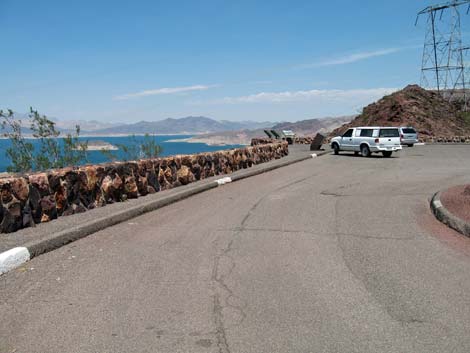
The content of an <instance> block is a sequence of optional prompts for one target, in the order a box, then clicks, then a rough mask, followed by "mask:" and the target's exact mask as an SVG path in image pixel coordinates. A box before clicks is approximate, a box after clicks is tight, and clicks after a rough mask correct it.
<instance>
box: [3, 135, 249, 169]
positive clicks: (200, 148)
mask: <svg viewBox="0 0 470 353" xmlns="http://www.w3.org/2000/svg"><path fill="white" fill-rule="evenodd" d="M188 137H191V136H190V135H171V136H152V138H153V139H154V140H155V142H156V143H157V144H158V145H159V146H161V147H162V148H163V152H162V154H161V156H171V155H175V154H193V153H199V152H211V151H220V150H224V149H231V148H238V147H241V146H240V145H227V146H209V145H206V144H204V143H188V142H166V141H167V140H174V139H183V138H188ZM143 139H144V137H143V136H135V140H137V141H142V140H143ZM80 140H84V141H86V140H88V141H89V142H92V141H105V142H109V143H110V144H112V145H114V146H116V144H122V145H127V146H129V145H130V144H134V143H135V140H134V138H133V137H131V136H120V137H83V138H80ZM30 141H31V142H32V143H33V145H35V146H38V145H39V144H38V141H37V140H35V139H32V140H30ZM10 146H11V143H10V140H8V139H0V172H4V171H6V169H7V167H8V166H9V165H10V160H9V159H8V158H7V156H6V149H7V148H8V147H10ZM111 152H112V153H114V154H115V155H117V157H118V160H119V159H122V158H123V156H124V153H123V152H122V151H121V150H117V151H111ZM87 158H88V163H92V164H96V163H103V162H108V161H109V159H108V158H107V157H106V156H104V155H103V153H101V152H100V151H88V152H87Z"/></svg>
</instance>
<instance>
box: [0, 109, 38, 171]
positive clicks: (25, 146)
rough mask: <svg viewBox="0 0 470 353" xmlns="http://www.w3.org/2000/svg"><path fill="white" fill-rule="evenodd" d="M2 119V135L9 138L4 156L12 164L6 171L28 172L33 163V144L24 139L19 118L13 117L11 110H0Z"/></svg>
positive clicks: (31, 168)
mask: <svg viewBox="0 0 470 353" xmlns="http://www.w3.org/2000/svg"><path fill="white" fill-rule="evenodd" d="M0 118H1V120H2V130H3V131H4V132H3V134H2V135H3V137H6V138H8V139H10V142H11V147H9V148H7V150H6V156H7V157H8V158H9V159H10V160H11V162H12V165H11V166H9V167H8V168H7V171H8V172H13V173H18V172H29V171H32V170H33V165H34V156H33V153H34V146H33V144H32V143H31V142H28V141H26V139H25V138H24V136H23V133H22V131H21V124H22V121H21V120H16V119H15V118H14V113H13V111H12V110H8V111H6V112H4V111H3V110H0Z"/></svg>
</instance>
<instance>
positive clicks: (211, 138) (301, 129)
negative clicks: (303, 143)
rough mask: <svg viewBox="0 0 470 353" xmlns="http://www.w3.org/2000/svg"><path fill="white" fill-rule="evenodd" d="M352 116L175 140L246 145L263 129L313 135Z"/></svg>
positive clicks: (342, 122)
mask: <svg viewBox="0 0 470 353" xmlns="http://www.w3.org/2000/svg"><path fill="white" fill-rule="evenodd" d="M354 117H355V115H348V116H341V117H335V118H323V119H307V120H301V121H297V122H293V123H292V122H283V123H277V124H272V125H271V126H270V127H268V128H258V129H242V130H233V131H221V132H212V133H208V134H201V135H198V136H193V137H191V138H188V139H182V140H176V141H186V142H195V143H196V142H200V143H206V144H209V145H236V144H240V145H248V144H250V142H251V139H252V138H254V137H266V135H265V133H264V131H263V130H265V129H266V130H271V129H273V130H276V131H278V132H280V131H282V130H292V131H293V132H294V133H295V134H296V135H297V136H314V135H315V134H316V133H318V132H320V133H323V134H325V135H327V134H328V133H329V132H330V131H332V130H333V129H336V128H338V127H340V126H342V125H343V124H345V123H349V122H350V121H351V120H352V119H354Z"/></svg>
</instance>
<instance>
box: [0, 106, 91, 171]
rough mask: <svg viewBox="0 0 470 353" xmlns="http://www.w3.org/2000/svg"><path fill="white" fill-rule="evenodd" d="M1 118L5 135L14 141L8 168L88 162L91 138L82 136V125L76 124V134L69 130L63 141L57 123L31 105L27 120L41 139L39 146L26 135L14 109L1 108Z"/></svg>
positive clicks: (36, 168) (43, 166)
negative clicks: (6, 110)
mask: <svg viewBox="0 0 470 353" xmlns="http://www.w3.org/2000/svg"><path fill="white" fill-rule="evenodd" d="M0 118H1V121H2V130H3V136H4V137H7V138H9V139H10V141H11V144H12V146H11V147H9V148H8V149H7V151H6V155H7V157H8V158H9V159H10V160H11V164H12V165H11V166H9V167H8V168H7V170H8V171H9V172H31V171H33V170H46V169H50V168H63V167H66V166H76V165H78V164H80V163H81V162H86V158H87V154H86V151H87V148H88V142H86V141H85V142H81V141H80V140H79V135H80V126H78V125H77V126H76V129H75V133H74V134H73V135H72V134H70V133H69V134H67V135H66V136H65V138H63V139H62V141H60V140H59V136H60V132H59V131H57V130H56V127H55V123H54V122H53V121H52V120H50V119H48V118H47V117H46V116H45V115H40V114H39V113H38V112H37V111H36V110H33V109H32V108H30V112H29V115H28V120H29V123H30V129H31V132H32V136H33V137H34V138H36V139H37V140H38V149H37V150H36V149H35V148H34V144H33V143H31V142H29V141H28V140H27V139H26V138H25V137H24V135H23V133H22V128H23V122H22V121H21V120H19V119H15V117H14V113H13V111H11V110H8V112H7V113H5V112H3V111H0ZM61 142H62V143H61Z"/></svg>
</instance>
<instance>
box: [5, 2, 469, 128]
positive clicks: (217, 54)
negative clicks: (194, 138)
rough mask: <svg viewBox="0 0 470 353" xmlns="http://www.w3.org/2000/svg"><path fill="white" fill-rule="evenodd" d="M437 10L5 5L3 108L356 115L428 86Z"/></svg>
mask: <svg viewBox="0 0 470 353" xmlns="http://www.w3.org/2000/svg"><path fill="white" fill-rule="evenodd" d="M429 4H430V2H428V1H419V0H394V1H383V0H373V1H372V0H367V1H354V2H353V1H346V0H330V1H323V2H317V1H312V0H308V1H295V0H290V1H275V0H271V1H254V0H247V1H245V0H237V1H221V0H219V1H216V0H208V1H197V0H193V1H178V0H173V1H159V0H152V1H143V0H141V1H118V0H113V1H108V0H100V1H96V0H94V1H90V0H81V1H63V0H60V1H55V0H43V1H34V0H0V23H1V24H2V25H1V27H0V43H1V45H2V56H1V59H0V63H1V65H0V77H1V78H2V85H1V86H0V107H1V108H3V109H5V108H11V109H14V110H15V111H18V112H25V111H27V110H28V108H29V106H33V107H34V108H36V109H38V110H39V111H40V112H41V113H44V114H47V115H49V116H53V117H57V118H60V119H67V120H71V119H85V120H91V119H96V120H99V121H107V122H133V121H140V120H160V119H164V118H167V117H174V118H177V117H183V116H188V115H204V116H208V117H212V118H215V119H219V120H221V119H228V120H259V121H261V120H271V121H281V120H283V121H284V120H287V121H295V120H301V119H308V118H315V117H317V118H318V117H324V116H337V115H345V114H354V113H356V112H357V111H358V110H359V109H360V108H361V107H362V106H363V105H365V104H367V103H370V102H372V101H373V100H375V99H377V98H378V97H380V96H382V95H383V94H385V93H388V92H390V91H392V90H393V89H396V88H401V87H404V86H405V85H407V84H409V83H419V79H420V72H419V69H420V63H421V51H422V41H423V38H424V21H421V24H420V25H418V26H417V27H415V26H414V21H415V16H416V13H417V12H418V11H419V10H421V9H422V8H424V7H426V6H427V5H429ZM464 21H465V20H464Z"/></svg>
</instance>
